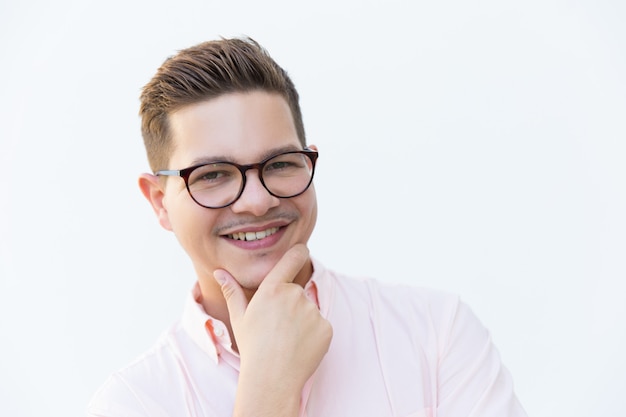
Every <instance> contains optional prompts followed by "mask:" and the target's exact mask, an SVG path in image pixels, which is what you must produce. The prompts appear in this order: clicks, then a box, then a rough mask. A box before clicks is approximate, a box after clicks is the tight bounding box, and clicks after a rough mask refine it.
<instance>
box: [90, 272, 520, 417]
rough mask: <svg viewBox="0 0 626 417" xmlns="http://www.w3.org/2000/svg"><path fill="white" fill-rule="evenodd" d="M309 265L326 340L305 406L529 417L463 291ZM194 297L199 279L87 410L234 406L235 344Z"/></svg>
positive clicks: (147, 411) (379, 413) (354, 412)
mask: <svg viewBox="0 0 626 417" xmlns="http://www.w3.org/2000/svg"><path fill="white" fill-rule="evenodd" d="M313 266H314V273H313V276H312V278H311V280H310V281H309V283H308V284H307V285H306V287H305V291H306V293H307V296H308V297H310V298H311V299H312V300H314V301H316V302H317V304H318V306H319V308H320V312H321V314H322V315H323V316H324V317H325V318H326V319H327V320H328V321H329V322H330V323H331V325H332V327H333V339H332V342H331V344H330V348H329V351H328V353H327V354H326V356H325V357H324V359H323V360H322V362H321V364H320V366H319V367H318V369H317V371H316V372H315V374H314V375H313V376H312V377H311V379H310V380H309V382H308V383H307V385H306V386H305V389H304V390H303V393H302V407H301V411H300V415H301V416H308V417H317V416H320V417H348V416H361V417H364V416H365V417H367V416H371V417H387V416H389V417H391V416H394V417H426V416H427V417H436V416H437V417H461V416H476V417H518V416H519V417H525V416H526V413H525V412H524V410H523V409H522V407H521V406H520V404H519V402H518V401H517V399H516V397H515V394H514V392H513V383H512V380H511V377H510V375H509V373H508V371H507V370H506V369H505V368H504V367H503V365H502V363H501V361H500V357H499V355H498V352H497V350H496V349H495V347H494V346H493V344H492V342H491V338H490V336H489V333H488V331H487V330H486V329H485V328H484V327H483V326H482V324H481V323H480V322H479V321H478V320H477V319H476V317H475V316H474V315H473V313H472V312H471V311H470V309H469V308H468V307H467V306H466V305H465V304H463V303H461V302H460V301H459V299H458V297H456V296H452V295H449V294H446V293H442V292H438V291H433V290H428V289H423V288H414V287H408V286H401V285H386V284H381V283H379V282H377V281H374V280H367V279H352V278H348V277H345V276H341V275H339V274H337V273H334V272H332V271H330V270H327V269H325V268H324V267H323V266H322V265H321V264H320V263H319V262H317V261H315V260H314V263H313ZM198 296H199V289H198V286H197V285H196V286H195V288H194V289H193V291H192V294H191V295H190V297H189V299H188V300H187V303H186V305H185V309H184V313H183V316H182V319H181V320H180V322H178V323H176V324H175V325H174V326H173V327H172V328H170V329H169V330H168V331H167V332H165V333H164V334H163V335H162V336H161V338H160V339H159V341H158V342H157V343H156V345H155V346H153V347H152V348H151V349H150V350H148V351H147V352H146V353H144V354H143V355H142V356H140V357H139V358H138V359H137V360H136V361H135V362H133V363H131V364H130V365H128V366H127V367H125V368H123V369H121V370H119V371H117V372H115V373H114V374H112V375H111V376H110V377H109V379H108V380H107V381H106V382H105V384H104V385H103V386H102V387H101V388H100V389H99V390H98V391H97V392H96V394H95V395H94V397H93V398H92V400H91V402H90V403H89V405H88V415H89V416H101V417H105V416H106V417H113V416H115V417H136V416H144V417H148V416H149V417H165V416H169V417H183V416H185V417H186V416H189V417H192V416H193V417H201V416H203V417H204V416H206V417H209V416H210V417H218V416H219V417H229V416H231V415H232V410H233V404H234V399H235V392H236V390H237V379H238V376H239V355H238V354H237V353H236V352H234V351H233V350H232V349H231V343H230V338H229V335H228V331H227V330H226V327H225V326H224V324H223V323H222V322H220V321H218V320H215V319H213V318H211V317H209V316H208V315H207V314H206V313H205V311H204V309H203V308H202V306H201V305H200V304H198V303H197V302H196V299H197V298H198ZM268 337H271V335H268Z"/></svg>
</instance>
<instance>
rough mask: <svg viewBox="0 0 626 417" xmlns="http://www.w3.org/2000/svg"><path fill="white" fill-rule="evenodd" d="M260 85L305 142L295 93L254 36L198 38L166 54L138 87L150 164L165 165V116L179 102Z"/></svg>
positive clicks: (168, 142) (169, 147) (168, 141)
mask: <svg viewBox="0 0 626 417" xmlns="http://www.w3.org/2000/svg"><path fill="white" fill-rule="evenodd" d="M254 90H263V91H268V92H272V93H278V94H280V95H281V96H283V97H284V98H285V100H286V101H287V103H288V104H289V108H290V109H291V114H292V117H293V121H294V125H295V127H296V132H297V134H298V139H299V140H300V142H301V143H302V145H303V146H305V144H306V139H305V134H304V124H303V122H302V114H301V111H300V104H299V98H298V92H297V91H296V88H295V86H294V84H293V82H292V81H291V79H290V78H289V76H288V75H287V72H286V71H285V70H284V69H282V68H281V67H280V66H279V65H278V64H277V63H276V62H275V61H274V60H273V59H272V58H271V57H270V55H269V54H268V53H267V51H266V50H265V49H263V48H262V47H261V46H260V45H259V44H258V43H257V42H256V41H255V40H253V39H251V38H235V39H220V40H215V41H209V42H203V43H201V44H198V45H196V46H192V47H190V48H187V49H183V50H181V51H179V52H178V53H177V54H176V55H174V56H172V57H170V58H168V59H167V60H165V62H164V63H163V64H162V65H161V67H160V68H159V69H158V71H157V73H156V74H155V76H154V77H153V78H152V79H151V80H150V82H149V83H148V84H146V85H145V87H144V88H143V90H142V92H141V96H140V100H141V106H140V109H139V115H140V116H141V134H142V135H143V140H144V145H145V147H146V153H147V155H148V162H149V164H150V168H151V169H152V170H153V171H154V172H156V171H158V170H160V169H167V168H168V167H167V164H168V162H169V158H170V156H171V153H172V151H173V141H172V135H171V132H170V128H169V122H168V116H169V115H170V114H171V113H172V112H174V111H176V110H179V109H180V108H182V107H184V106H188V105H190V104H195V103H199V102H202V101H206V100H210V99H212V98H216V97H218V96H221V95H223V94H227V93H235V92H247V91H254Z"/></svg>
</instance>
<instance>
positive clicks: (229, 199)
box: [156, 148, 318, 209]
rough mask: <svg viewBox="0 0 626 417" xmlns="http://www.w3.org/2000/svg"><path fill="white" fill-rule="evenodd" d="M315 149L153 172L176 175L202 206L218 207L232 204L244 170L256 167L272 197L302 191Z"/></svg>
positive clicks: (311, 171)
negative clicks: (246, 161)
mask: <svg viewBox="0 0 626 417" xmlns="http://www.w3.org/2000/svg"><path fill="white" fill-rule="evenodd" d="M317 157H318V153H317V152H316V151H313V150H311V149H308V148H305V149H304V150H301V151H289V152H283V153H280V154H278V155H273V156H270V157H269V158H267V159H265V160H263V161H261V162H258V163H256V164H250V165H239V164H235V163H233V162H222V161H217V162H211V163H208V164H201V165H195V166H192V167H189V168H185V169H181V170H163V171H157V172H156V175H163V176H179V177H182V178H183V179H184V180H185V185H186V187H187V191H188V192H189V195H190V196H191V198H192V199H193V201H195V202H196V203H198V204H199V205H201V206H202V207H206V208H210V209H218V208H223V207H227V206H229V205H231V204H233V203H234V202H235V201H237V199H238V198H239V197H240V196H241V194H242V193H243V189H244V188H245V186H246V171H248V170H250V169H257V170H258V171H259V180H260V181H261V184H263V187H265V189H266V190H267V191H268V192H269V193H270V194H271V195H273V196H274V197H278V198H291V197H296V196H299V195H300V194H302V193H304V192H305V191H306V190H307V189H308V188H309V186H310V185H311V182H312V181H313V174H314V172H315V162H316V161H317Z"/></svg>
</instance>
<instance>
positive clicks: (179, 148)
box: [139, 40, 317, 297]
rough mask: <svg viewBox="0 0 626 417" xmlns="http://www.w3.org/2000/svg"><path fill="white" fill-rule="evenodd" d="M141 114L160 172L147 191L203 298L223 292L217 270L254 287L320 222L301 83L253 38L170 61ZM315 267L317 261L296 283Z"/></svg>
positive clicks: (149, 89)
mask: <svg viewBox="0 0 626 417" xmlns="http://www.w3.org/2000/svg"><path fill="white" fill-rule="evenodd" d="M141 114H142V117H143V120H142V126H143V135H144V140H145V142H146V148H147V151H148V156H149V158H150V164H151V167H152V169H153V170H154V171H155V173H157V174H158V175H153V174H143V175H141V177H140V179H139V185H140V188H141V190H142V192H143V194H144V196H145V197H146V198H147V199H148V201H149V202H150V204H151V205H152V207H153V209H154V211H155V213H156V215H157V217H158V219H159V223H160V224H161V226H162V227H163V228H165V229H166V230H170V231H172V232H174V234H175V235H176V237H177V239H178V241H179V242H180V244H181V246H182V247H183V248H184V249H185V251H186V252H187V253H188V255H189V257H190V258H191V260H192V262H193V264H194V267H195V270H196V272H197V274H198V281H199V283H200V286H201V289H202V293H203V297H207V296H211V295H212V294H213V295H215V294H217V295H218V296H220V297H221V290H220V289H219V286H218V285H217V283H216V282H215V280H214V279H213V272H214V271H215V270H216V269H225V270H227V271H229V272H230V273H231V274H232V275H233V276H234V277H235V279H237V280H238V281H239V283H240V284H241V285H242V286H243V287H244V288H246V289H248V290H249V291H250V292H251V293H252V292H254V290H255V289H256V288H257V287H258V285H259V284H260V283H261V282H262V280H263V279H264V278H265V276H266V275H267V274H268V273H269V272H270V270H271V269H272V268H273V267H274V266H275V265H276V263H277V262H278V261H279V260H280V259H281V258H282V257H283V255H284V254H285V253H286V252H287V251H288V250H289V249H290V248H291V247H293V246H294V245H296V244H306V243H307V241H308V239H309V237H310V236H311V233H312V231H313V228H314V226H315V222H316V219H317V202H316V196H315V189H314V187H313V185H311V183H310V181H308V182H307V175H308V176H309V177H308V178H309V179H310V178H312V175H313V170H314V165H315V157H314V156H312V154H313V153H314V152H312V151H311V150H307V149H305V148H306V147H305V142H304V129H303V126H302V118H301V115H300V109H299V106H298V95H297V93H296V90H295V88H294V86H293V83H292V82H291V81H290V80H289V78H288V77H287V75H286V73H285V71H283V70H282V69H281V68H280V67H279V66H278V65H277V64H276V63H275V62H274V61H273V60H272V59H271V58H270V57H269V56H268V55H267V54H266V53H265V52H264V51H263V49H261V47H260V46H259V45H257V44H256V43H255V42H253V41H251V40H221V41H215V42H208V43H203V44H200V45H198V46H195V47H192V48H189V49H186V50H184V51H182V52H181V53H180V54H178V55H176V56H175V57H173V58H170V59H169V60H168V61H166V62H165V64H164V65H163V66H162V67H161V68H160V69H159V71H158V72H157V74H156V75H155V77H154V79H153V80H151V81H150V83H149V84H148V85H147V86H146V87H145V89H144V91H143V94H142V104H141ZM309 148H310V149H312V150H313V151H315V150H316V148H315V146H313V145H311V146H309ZM285 152H287V153H288V155H290V156H288V157H285V156H284V155H285ZM237 167H239V168H237ZM163 170H166V171H165V172H164V171H163ZM180 170H182V171H180ZM240 172H241V174H240ZM294 173H295V174H294ZM186 174H187V177H185V175H186ZM303 175H304V177H303ZM238 186H241V187H242V188H239V194H237V189H238V188H237V187H238ZM233 187H234V188H233ZM233 189H234V190H235V192H234V193H233ZM210 207H212V208H210ZM310 273H311V265H310V264H309V265H308V266H307V268H306V270H304V269H303V270H302V271H301V272H300V273H299V275H298V277H296V279H295V282H297V283H300V284H303V283H304V282H306V280H308V278H309V277H310Z"/></svg>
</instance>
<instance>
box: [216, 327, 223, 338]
mask: <svg viewBox="0 0 626 417" xmlns="http://www.w3.org/2000/svg"><path fill="white" fill-rule="evenodd" d="M215 336H217V337H222V336H224V329H221V328H217V329H215Z"/></svg>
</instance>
